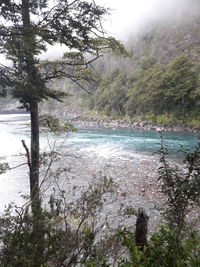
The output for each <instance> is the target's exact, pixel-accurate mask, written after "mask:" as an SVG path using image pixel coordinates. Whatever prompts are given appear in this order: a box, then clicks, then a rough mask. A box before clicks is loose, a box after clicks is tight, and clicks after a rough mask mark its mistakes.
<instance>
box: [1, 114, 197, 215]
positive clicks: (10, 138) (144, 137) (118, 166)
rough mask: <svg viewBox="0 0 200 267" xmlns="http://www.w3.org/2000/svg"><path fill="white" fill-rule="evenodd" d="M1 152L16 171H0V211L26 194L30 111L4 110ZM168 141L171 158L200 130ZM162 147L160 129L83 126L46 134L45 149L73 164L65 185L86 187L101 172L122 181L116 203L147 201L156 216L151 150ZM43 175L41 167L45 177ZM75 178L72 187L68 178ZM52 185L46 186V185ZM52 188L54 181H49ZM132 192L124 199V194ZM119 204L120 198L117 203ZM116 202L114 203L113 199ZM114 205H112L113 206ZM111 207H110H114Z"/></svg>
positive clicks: (189, 147)
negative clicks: (25, 148) (89, 127)
mask: <svg viewBox="0 0 200 267" xmlns="http://www.w3.org/2000/svg"><path fill="white" fill-rule="evenodd" d="M0 129H1V131H0V148H1V149H0V157H1V161H2V162H3V161H7V162H8V163H9V164H10V166H11V167H12V168H13V169H12V170H10V171H8V172H6V173H5V174H2V175H1V176H0V199H1V203H0V210H1V211H2V210H3V209H4V207H5V205H8V203H9V202H15V203H17V205H22V203H24V199H23V198H21V197H20V196H21V195H28V193H29V181H28V175H27V172H28V169H27V167H26V165H22V166H21V167H18V168H15V167H16V166H18V165H21V164H23V163H25V162H26V158H25V155H24V149H23V147H22V144H21V140H22V139H23V140H25V142H26V144H27V145H29V142H30V118H29V115H27V114H9V115H6V114H4V115H0ZM164 140H165V144H166V145H167V146H168V149H169V152H170V153H171V155H172V158H174V159H177V158H179V159H180V157H181V154H180V152H177V151H178V150H180V149H182V148H183V149H184V150H192V149H194V147H195V146H196V144H197V142H198V135H197V134H191V133H180V132H166V133H164ZM159 147H160V135H159V133H158V132H153V131H152V132H151V131H135V130H129V129H115V130H112V129H79V130H78V131H77V132H74V133H69V134H67V135H66V134H65V135H60V136H52V135H51V134H47V133H46V134H42V136H41V151H49V150H56V149H57V151H59V153H60V154H64V155H65V160H64V161H63V160H62V163H61V165H63V164H64V165H65V166H68V167H69V169H70V170H69V174H68V175H67V178H66V177H65V178H62V179H61V180H60V184H61V187H62V188H67V189H68V198H69V199H70V198H71V197H72V193H71V191H70V190H71V189H72V188H75V187H78V186H79V187H84V186H86V185H87V183H92V182H93V181H94V179H96V177H101V176H103V175H106V176H109V177H111V178H113V180H114V181H115V182H117V183H118V184H119V188H120V189H119V192H120V194H119V195H120V197H119V199H118V204H120V205H121V203H122V202H126V203H125V204H123V205H131V204H133V203H134V207H135V208H137V207H139V206H141V205H142V206H144V207H145V208H146V209H147V210H148V212H151V213H152V212H153V213H154V215H153V216H154V218H155V217H156V216H157V215H158V213H157V211H156V209H155V207H157V205H159V201H160V198H159V194H157V193H156V192H157V183H156V172H157V168H158V167H159V158H158V155H154V154H153V153H154V152H156V151H158V150H159ZM42 175H43V173H42V171H41V176H42ZM70 179H71V180H73V182H72V183H71V184H70V186H69V180H70ZM47 187H48V186H47ZM50 188H52V185H51V186H50ZM125 195H126V196H128V197H127V198H126V200H125V198H124V196H125ZM116 203H117V202H116ZM113 205H114V204H113ZM112 207H113V206H112ZM111 209H112V208H111Z"/></svg>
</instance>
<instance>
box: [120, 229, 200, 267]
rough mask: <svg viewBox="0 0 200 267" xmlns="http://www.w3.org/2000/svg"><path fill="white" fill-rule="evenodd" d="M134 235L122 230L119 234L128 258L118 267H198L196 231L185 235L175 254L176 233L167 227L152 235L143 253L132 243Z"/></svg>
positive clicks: (199, 242)
mask: <svg viewBox="0 0 200 267" xmlns="http://www.w3.org/2000/svg"><path fill="white" fill-rule="evenodd" d="M133 236H134V233H132V232H130V231H128V230H126V229H123V230H121V231H120V232H119V240H120V242H121V243H122V245H123V246H125V247H126V248H127V249H128V252H129V257H128V258H123V259H121V262H120V263H119V266H120V267H134V266H136V267H138V266H141V267H142V266H147V267H150V266H152V267H153V266H177V267H178V266H194V267H195V266H199V264H200V256H199V249H200V235H199V233H198V232H196V231H191V232H189V233H187V234H186V235H185V236H184V238H183V239H182V240H181V242H180V244H179V251H178V254H177V255H176V257H175V253H176V246H177V242H176V233H175V232H173V231H172V230H170V229H169V228H168V227H167V226H161V228H160V230H159V231H158V232H156V233H155V234H153V235H152V237H151V238H150V239H149V241H148V245H147V246H146V247H145V249H144V251H141V250H140V249H139V248H138V247H137V245H136V244H135V242H134V238H133Z"/></svg>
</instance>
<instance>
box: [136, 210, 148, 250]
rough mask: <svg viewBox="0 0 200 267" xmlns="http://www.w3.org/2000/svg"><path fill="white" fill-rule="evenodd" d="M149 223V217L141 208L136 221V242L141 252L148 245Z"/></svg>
mask: <svg viewBox="0 0 200 267" xmlns="http://www.w3.org/2000/svg"><path fill="white" fill-rule="evenodd" d="M148 221H149V216H148V215H147V214H146V212H145V211H144V209H143V208H139V209H138V215H137V220H136V230H135V242H136V244H137V246H138V247H139V248H140V249H141V250H143V249H144V246H145V245H146V244H147V234H148Z"/></svg>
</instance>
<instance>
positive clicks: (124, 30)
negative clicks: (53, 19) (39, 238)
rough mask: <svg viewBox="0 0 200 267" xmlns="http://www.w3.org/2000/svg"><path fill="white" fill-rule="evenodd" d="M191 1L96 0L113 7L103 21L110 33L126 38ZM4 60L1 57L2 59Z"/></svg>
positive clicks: (173, 13) (52, 52) (51, 51)
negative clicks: (151, 21)
mask: <svg viewBox="0 0 200 267" xmlns="http://www.w3.org/2000/svg"><path fill="white" fill-rule="evenodd" d="M190 1H192V0H95V3H96V4H98V5H100V6H105V7H109V8H111V15H110V16H108V17H107V19H106V21H104V23H103V27H104V29H105V30H106V31H107V33H108V35H112V36H114V37H116V38H119V39H121V40H123V39H124V40H126V39H128V36H129V35H130V34H133V33H134V32H135V31H137V30H138V29H140V27H141V26H143V25H145V23H148V22H149V21H150V20H152V19H154V20H155V19H160V18H163V17H165V16H169V14H170V15H171V16H175V15H176V13H177V10H178V8H180V6H181V7H183V6H184V4H183V3H185V2H190ZM59 52H60V54H61V52H62V49H58V48H55V47H54V48H51V49H50V50H49V51H48V53H47V54H46V55H45V56H43V59H44V58H46V57H49V55H51V56H52V55H53V57H52V58H56V57H57V55H58V53H59ZM2 60H3V58H2V57H0V61H2Z"/></svg>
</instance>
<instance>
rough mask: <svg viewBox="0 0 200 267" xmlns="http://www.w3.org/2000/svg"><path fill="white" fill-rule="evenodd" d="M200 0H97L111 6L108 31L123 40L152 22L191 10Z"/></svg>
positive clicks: (106, 24) (172, 17) (105, 23)
mask: <svg viewBox="0 0 200 267" xmlns="http://www.w3.org/2000/svg"><path fill="white" fill-rule="evenodd" d="M198 1H199V0H124V1H117V0H96V3H98V4H100V5H104V6H106V7H110V8H111V9H112V10H111V15H110V17H109V18H107V20H106V21H105V22H104V27H105V29H106V30H107V32H108V33H109V34H111V35H113V36H115V37H117V38H119V39H121V40H125V39H127V37H128V35H130V34H133V33H136V32H138V31H139V30H140V29H141V28H143V27H145V26H147V25H148V24H149V23H151V22H153V21H154V22H155V21H157V22H159V21H163V20H170V19H171V20H173V19H176V18H177V16H179V14H180V13H181V12H186V13H187V12H189V10H190V9H191V8H194V7H195V3H198Z"/></svg>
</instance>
